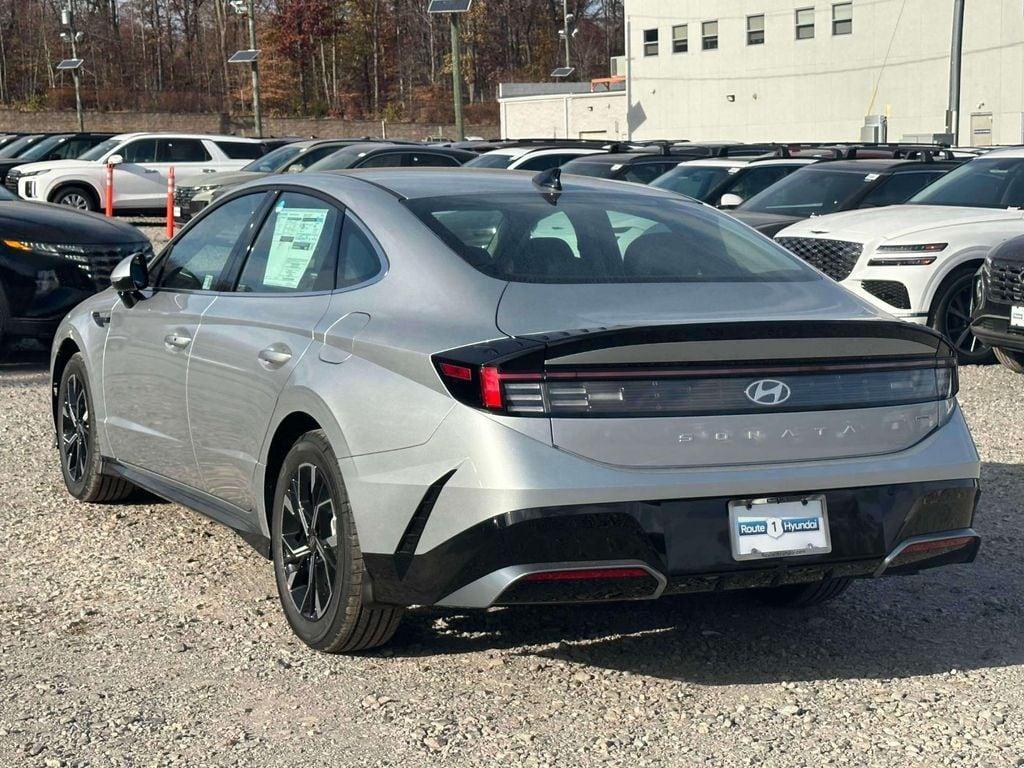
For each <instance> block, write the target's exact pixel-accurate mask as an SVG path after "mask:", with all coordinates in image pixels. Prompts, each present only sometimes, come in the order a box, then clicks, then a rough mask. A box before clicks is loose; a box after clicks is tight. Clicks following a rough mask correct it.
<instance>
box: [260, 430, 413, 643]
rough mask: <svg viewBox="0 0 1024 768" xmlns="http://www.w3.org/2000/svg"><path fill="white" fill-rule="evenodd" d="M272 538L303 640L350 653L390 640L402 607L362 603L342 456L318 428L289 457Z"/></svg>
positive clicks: (277, 574)
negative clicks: (343, 478) (339, 460)
mask: <svg viewBox="0 0 1024 768" xmlns="http://www.w3.org/2000/svg"><path fill="white" fill-rule="evenodd" d="M327 502H330V504H327ZM332 534H333V535H332ZM270 537H271V538H270V541H271V545H270V547H271V556H272V558H273V561H274V578H275V580H276V582H277V591H278V596H279V597H280V599H281V607H282V608H283V609H284V614H285V617H286V618H287V619H288V624H289V625H291V628H292V631H293V632H295V634H296V635H297V636H298V637H299V639H300V640H302V642H304V643H305V644H306V645H308V646H309V647H311V648H314V649H316V650H319V651H324V652H326V653H351V652H353V651H364V650H368V649H370V648H376V647H378V646H381V645H384V644H385V643H387V642H388V641H389V640H390V639H391V637H392V636H393V635H394V634H395V630H397V629H398V624H399V622H400V621H401V619H402V615H403V613H404V612H405V609H404V608H402V607H399V606H374V607H370V606H367V605H365V604H364V599H365V596H364V590H363V584H364V581H365V579H366V570H365V568H364V566H363V555H362V552H361V551H360V549H359V537H358V536H357V534H356V527H355V521H354V520H353V518H352V510H351V507H350V506H349V501H348V494H347V493H346V492H345V483H344V481H343V480H342V477H341V471H340V470H339V469H338V460H337V458H335V455H334V451H333V450H332V449H331V446H330V443H328V442H327V438H326V436H325V435H324V433H323V432H322V431H321V430H315V431H312V432H307V433H306V434H304V435H303V436H302V437H300V438H299V439H298V440H297V441H296V443H295V444H294V445H293V446H292V447H291V450H289V451H288V455H287V456H286V457H285V460H284V464H283V465H282V467H281V471H280V473H279V474H278V477H277V485H276V487H275V491H274V506H273V510H272V515H271V525H270ZM286 552H287V557H286ZM332 559H333V561H334V572H333V574H332V573H331V567H330V561H331V560H332ZM311 585H312V588H311Z"/></svg>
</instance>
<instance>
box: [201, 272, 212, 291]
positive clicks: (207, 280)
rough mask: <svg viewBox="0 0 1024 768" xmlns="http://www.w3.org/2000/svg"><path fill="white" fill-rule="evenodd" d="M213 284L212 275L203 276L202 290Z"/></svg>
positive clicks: (208, 288) (206, 289)
mask: <svg viewBox="0 0 1024 768" xmlns="http://www.w3.org/2000/svg"><path fill="white" fill-rule="evenodd" d="M212 286H213V275H207V276H206V277H204V278H203V290H204V291H208V290H210V288H211V287H212Z"/></svg>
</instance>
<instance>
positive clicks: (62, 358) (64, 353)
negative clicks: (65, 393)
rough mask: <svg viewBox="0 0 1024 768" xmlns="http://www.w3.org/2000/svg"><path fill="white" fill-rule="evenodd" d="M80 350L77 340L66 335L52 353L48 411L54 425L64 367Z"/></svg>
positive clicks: (55, 423)
mask: <svg viewBox="0 0 1024 768" xmlns="http://www.w3.org/2000/svg"><path fill="white" fill-rule="evenodd" d="M81 351H82V350H81V348H80V347H79V346H78V342H76V341H75V340H74V339H73V338H72V337H70V336H68V337H67V338H65V339H64V340H63V341H62V342H61V343H60V346H59V347H57V351H56V352H55V353H54V355H53V363H52V364H51V366H50V369H51V373H50V412H51V415H52V417H53V424H54V427H56V425H57V396H58V394H59V392H60V380H61V377H62V376H63V375H64V369H65V368H67V365H68V361H69V360H71V358H72V357H74V356H75V355H76V354H78V353H79V352H81Z"/></svg>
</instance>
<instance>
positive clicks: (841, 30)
mask: <svg viewBox="0 0 1024 768" xmlns="http://www.w3.org/2000/svg"><path fill="white" fill-rule="evenodd" d="M832 34H833V35H852V34H853V3H835V4H834V5H833V6H832Z"/></svg>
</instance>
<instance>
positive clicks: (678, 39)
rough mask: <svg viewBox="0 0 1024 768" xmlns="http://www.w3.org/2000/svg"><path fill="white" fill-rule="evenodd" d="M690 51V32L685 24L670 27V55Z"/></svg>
mask: <svg viewBox="0 0 1024 768" xmlns="http://www.w3.org/2000/svg"><path fill="white" fill-rule="evenodd" d="M688 50H690V32H689V29H688V27H687V25H686V24H676V25H675V26H674V27H672V53H686V52H687V51H688Z"/></svg>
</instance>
